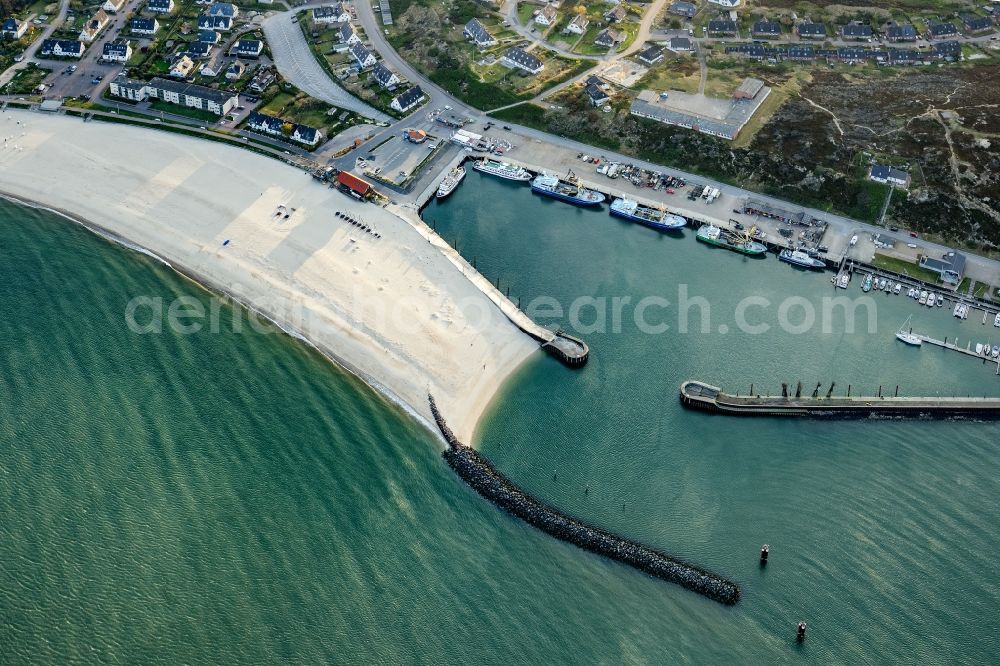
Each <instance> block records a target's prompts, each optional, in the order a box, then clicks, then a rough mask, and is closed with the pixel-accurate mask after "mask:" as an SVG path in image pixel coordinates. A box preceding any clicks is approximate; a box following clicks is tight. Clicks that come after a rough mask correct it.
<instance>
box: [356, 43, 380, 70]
mask: <svg viewBox="0 0 1000 666" xmlns="http://www.w3.org/2000/svg"><path fill="white" fill-rule="evenodd" d="M351 55H352V56H353V57H354V60H355V61H357V63H358V67H360V68H361V69H365V68H367V67H371V66H372V65H374V64H375V63H376V62H378V59H377V58H375V55H374V54H373V53H372V52H371V51H369V50H368V49H366V48H365V47H364V46H362V45H361V43H360V42H359V43H357V44H354V45H353V46H351Z"/></svg>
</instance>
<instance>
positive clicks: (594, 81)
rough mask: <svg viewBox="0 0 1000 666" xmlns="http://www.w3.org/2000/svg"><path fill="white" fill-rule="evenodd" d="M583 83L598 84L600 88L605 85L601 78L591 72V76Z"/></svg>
mask: <svg viewBox="0 0 1000 666" xmlns="http://www.w3.org/2000/svg"><path fill="white" fill-rule="evenodd" d="M583 85H585V86H597V87H598V88H600V87H602V86H603V85H604V81H601V79H599V78H598V77H596V76H594V75H593V74H591V75H590V76H588V77H587V80H586V81H584V82H583Z"/></svg>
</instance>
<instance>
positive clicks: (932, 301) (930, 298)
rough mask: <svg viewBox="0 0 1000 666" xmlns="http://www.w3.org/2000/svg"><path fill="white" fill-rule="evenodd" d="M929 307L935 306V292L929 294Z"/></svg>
mask: <svg viewBox="0 0 1000 666" xmlns="http://www.w3.org/2000/svg"><path fill="white" fill-rule="evenodd" d="M927 307H929V308H932V307H934V294H933V293H929V294H927Z"/></svg>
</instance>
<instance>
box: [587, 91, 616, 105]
mask: <svg viewBox="0 0 1000 666" xmlns="http://www.w3.org/2000/svg"><path fill="white" fill-rule="evenodd" d="M584 92H585V94H586V95H587V99H589V100H590V103H591V104H593V105H594V106H604V105H605V104H607V102H608V100H610V99H611V97H610V96H609V95H608V94H607V93H606V92H604V91H603V90H601V89H600V88H599V87H597V86H587V87H586V88H584Z"/></svg>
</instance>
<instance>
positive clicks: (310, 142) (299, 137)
mask: <svg viewBox="0 0 1000 666" xmlns="http://www.w3.org/2000/svg"><path fill="white" fill-rule="evenodd" d="M288 138H290V139H291V140H292V141H295V142H297V143H301V144H304V145H306V146H315V145H316V144H317V143H319V141H320V139H321V138H323V133H322V132H320V131H319V130H318V129H316V128H315V127H309V126H308V125H299V124H295V125H293V126H292V133H291V134H289V135H288Z"/></svg>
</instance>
